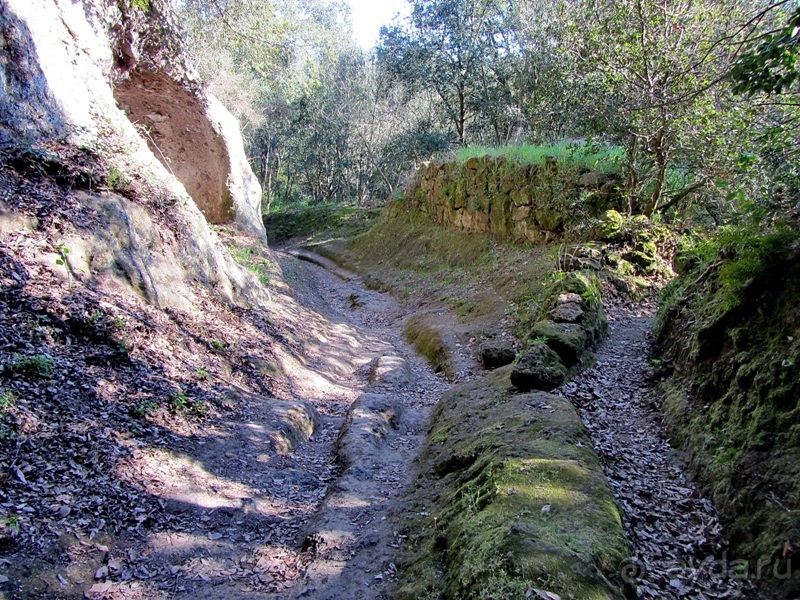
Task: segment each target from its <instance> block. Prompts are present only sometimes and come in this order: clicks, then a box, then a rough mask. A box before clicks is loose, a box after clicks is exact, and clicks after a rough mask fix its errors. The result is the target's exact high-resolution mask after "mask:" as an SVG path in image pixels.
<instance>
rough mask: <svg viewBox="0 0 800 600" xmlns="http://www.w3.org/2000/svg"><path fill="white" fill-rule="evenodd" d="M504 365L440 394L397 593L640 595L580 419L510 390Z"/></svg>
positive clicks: (573, 597) (409, 596) (569, 597)
mask: <svg viewBox="0 0 800 600" xmlns="http://www.w3.org/2000/svg"><path fill="white" fill-rule="evenodd" d="M508 370H509V368H508V367H506V368H505V369H501V370H499V371H496V372H495V373H496V375H493V376H491V377H490V380H477V381H473V382H470V383H466V384H462V385H459V386H456V387H454V388H452V389H451V390H450V391H449V392H447V393H446V394H445V395H444V396H443V397H442V399H441V401H440V403H439V405H438V407H437V409H436V413H435V415H434V418H433V422H432V425H431V429H430V434H429V438H428V442H427V445H426V448H425V450H424V451H423V454H422V457H421V460H420V473H421V474H420V476H419V478H418V480H417V483H416V485H415V486H414V489H413V490H412V492H411V494H410V497H409V508H408V510H407V513H406V515H405V517H406V519H405V526H404V528H403V529H404V531H403V533H404V534H405V535H407V536H408V542H407V544H406V547H405V549H404V552H403V555H402V556H401V560H400V561H399V568H400V570H399V582H398V589H397V591H396V594H394V596H395V597H397V598H400V599H401V600H419V599H420V598H442V599H445V598H447V599H453V600H455V599H462V598H470V599H471V600H482V599H486V600H488V599H493V600H506V599H508V600H511V599H514V600H518V599H523V598H536V597H545V596H543V595H542V594H547V593H550V594H555V595H557V596H552V597H560V598H562V600H587V599H592V600H612V599H613V600H618V599H619V600H621V599H622V598H628V597H632V596H630V592H631V591H630V590H629V589H627V588H625V587H624V584H622V583H621V582H620V581H619V572H620V565H621V564H622V563H623V562H624V561H625V560H627V558H628V552H629V551H628V545H627V541H626V539H625V535H624V533H623V529H622V526H621V523H620V516H619V512H618V509H617V507H616V505H615V503H614V499H613V497H612V495H611V492H610V489H609V486H608V484H607V482H606V480H605V478H604V476H603V473H602V470H601V468H600V464H599V462H598V460H597V457H596V456H595V454H594V452H593V451H592V450H591V447H592V446H591V443H590V441H589V438H588V435H587V433H586V430H585V428H584V426H583V424H582V423H581V420H580V418H579V417H578V415H577V414H576V413H575V409H574V408H573V407H572V405H571V404H570V403H569V402H567V401H565V400H564V399H563V398H560V397H558V396H553V395H550V394H546V393H541V392H536V393H530V394H521V395H515V394H512V393H510V392H511V390H510V387H509V384H508ZM534 590H536V591H534ZM547 597H551V596H547Z"/></svg>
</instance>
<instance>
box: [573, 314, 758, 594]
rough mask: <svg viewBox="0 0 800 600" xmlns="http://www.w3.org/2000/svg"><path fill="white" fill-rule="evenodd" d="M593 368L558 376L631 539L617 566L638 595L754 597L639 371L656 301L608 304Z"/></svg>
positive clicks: (654, 394)
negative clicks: (607, 328)
mask: <svg viewBox="0 0 800 600" xmlns="http://www.w3.org/2000/svg"><path fill="white" fill-rule="evenodd" d="M606 310H607V313H608V318H609V323H610V325H611V336H610V338H609V339H608V340H607V341H606V342H605V343H603V344H602V346H601V347H600V348H599V350H598V357H597V358H598V360H597V364H596V366H595V367H594V368H592V369H589V370H587V371H584V372H583V373H581V374H580V375H579V376H578V377H576V378H575V379H573V380H572V381H571V382H570V383H568V384H566V385H565V386H563V388H562V389H561V393H562V394H563V395H564V396H566V397H567V398H569V399H570V400H571V401H572V402H573V404H575V406H576V407H577V408H578V410H579V413H580V414H581V417H582V418H583V420H584V423H585V424H586V427H587V428H588V429H589V432H590V434H591V437H592V442H593V444H594V447H595V450H596V451H597V453H598V454H599V455H600V457H601V460H602V461H603V465H604V470H605V473H606V476H607V477H608V479H609V481H610V483H611V486H612V489H613V491H614V495H615V496H616V498H617V502H618V503H619V505H620V508H622V510H623V513H624V516H623V521H624V525H625V529H626V533H627V535H628V539H629V540H630V542H631V545H632V548H633V561H632V562H631V563H630V564H629V565H626V566H625V568H624V573H623V576H624V577H627V578H628V581H630V582H632V583H634V584H635V585H636V586H637V588H638V596H639V598H659V599H676V600H677V599H682V598H696V599H711V598H757V597H758V596H756V595H755V593H754V592H753V591H752V589H751V586H750V584H749V583H748V582H745V581H742V580H741V579H740V578H738V577H737V576H736V571H735V570H734V569H733V566H734V565H733V563H732V562H731V561H730V560H729V558H728V556H727V547H726V542H725V540H724V538H723V536H722V531H721V526H720V523H719V517H718V515H717V513H716V511H715V509H714V507H713V506H712V504H711V503H710V502H709V501H708V500H707V499H705V498H703V497H702V496H701V495H700V494H699V492H698V490H697V487H696V486H695V485H694V484H693V482H692V480H691V478H690V477H689V475H688V474H687V472H686V468H685V464H684V462H683V461H682V460H681V458H680V457H679V456H678V455H677V454H676V452H675V451H674V450H673V449H672V448H671V447H670V445H669V441H668V436H667V433H666V430H665V427H664V425H663V423H662V417H661V413H660V411H659V396H658V392H657V391H656V390H655V387H654V385H653V384H651V383H648V381H647V379H646V376H645V375H646V371H647V368H648V364H647V358H648V355H649V350H650V332H651V330H652V326H653V318H654V314H655V307H654V306H653V305H651V304H646V303H645V304H642V305H638V306H630V305H624V304H617V305H611V306H607V307H606Z"/></svg>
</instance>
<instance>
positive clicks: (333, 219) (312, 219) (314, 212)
mask: <svg viewBox="0 0 800 600" xmlns="http://www.w3.org/2000/svg"><path fill="white" fill-rule="evenodd" d="M381 210H382V209H380V208H372V209H364V208H359V207H356V206H342V205H339V204H317V205H307V206H297V207H292V206H289V207H286V208H283V207H280V208H278V209H276V210H273V211H272V212H270V214H268V215H264V226H265V227H266V230H267V239H269V240H270V242H271V243H280V242H285V241H286V240H289V239H293V238H305V239H306V240H307V241H314V240H323V239H332V238H341V237H352V236H354V235H358V234H359V233H362V232H364V231H366V230H367V229H369V228H370V227H371V226H372V224H373V223H374V222H375V220H376V219H377V218H378V216H379V215H380V213H381Z"/></svg>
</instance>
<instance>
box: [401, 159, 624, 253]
mask: <svg viewBox="0 0 800 600" xmlns="http://www.w3.org/2000/svg"><path fill="white" fill-rule="evenodd" d="M619 197H620V195H619V186H618V180H617V179H615V178H614V176H610V175H606V174H603V173H599V172H587V171H586V169H585V168H581V167H578V166H577V165H573V164H567V163H563V162H559V161H556V160H555V159H552V160H548V161H547V162H546V163H545V164H543V165H538V164H529V165H519V164H516V163H514V162H512V161H509V160H507V159H505V158H502V157H500V158H493V157H488V156H487V157H482V158H471V159H469V160H468V161H466V162H463V163H456V162H451V163H430V164H428V165H427V166H425V167H423V168H422V169H420V170H419V172H418V173H417V177H416V179H415V180H414V183H413V184H412V185H411V187H410V188H409V189H408V191H407V194H406V203H407V204H408V206H409V207H412V208H418V209H420V210H421V211H423V212H425V213H427V214H428V216H429V217H430V218H431V219H432V220H433V221H434V222H436V223H438V224H439V225H442V226H445V227H451V228H455V229H459V230H461V231H467V232H475V233H491V234H493V235H495V236H497V237H498V238H501V239H510V240H515V241H522V242H532V243H540V242H547V241H550V240H551V239H554V238H556V237H561V236H563V237H567V238H569V239H574V240H586V239H591V238H592V237H593V231H592V230H591V227H592V223H593V222H594V221H596V219H593V218H594V217H597V216H600V215H602V214H603V213H604V211H606V210H608V209H609V208H611V207H613V206H614V205H615V204H618V202H619Z"/></svg>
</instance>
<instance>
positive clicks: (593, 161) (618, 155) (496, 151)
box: [457, 142, 624, 172]
mask: <svg viewBox="0 0 800 600" xmlns="http://www.w3.org/2000/svg"><path fill="white" fill-rule="evenodd" d="M623 154H624V150H623V149H622V148H618V147H614V146H602V145H593V144H576V143H574V142H560V143H557V144H544V145H531V144H521V145H519V146H500V147H490V146H473V147H470V148H462V149H461V150H459V152H458V155H457V160H458V161H460V162H465V161H467V160H469V159H470V158H473V157H477V158H480V157H483V156H491V157H494V158H498V157H504V158H506V159H508V160H511V161H513V162H515V163H517V164H520V165H527V164H538V165H543V164H545V162H546V161H547V159H548V158H550V157H555V158H556V159H558V160H559V161H561V162H565V163H573V164H576V165H580V166H583V167H586V168H588V169H597V170H599V171H604V172H611V171H616V170H619V164H620V161H621V160H622V157H623Z"/></svg>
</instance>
